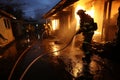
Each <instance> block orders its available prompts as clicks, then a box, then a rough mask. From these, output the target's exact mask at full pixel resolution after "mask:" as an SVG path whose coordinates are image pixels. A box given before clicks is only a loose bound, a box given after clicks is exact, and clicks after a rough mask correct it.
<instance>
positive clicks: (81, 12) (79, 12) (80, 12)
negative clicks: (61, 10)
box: [77, 9, 86, 15]
mask: <svg viewBox="0 0 120 80" xmlns="http://www.w3.org/2000/svg"><path fill="white" fill-rule="evenodd" d="M85 12H86V11H85V10H82V9H80V10H78V12H77V14H78V15H80V14H83V13H85Z"/></svg>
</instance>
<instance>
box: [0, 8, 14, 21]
mask: <svg viewBox="0 0 120 80" xmlns="http://www.w3.org/2000/svg"><path fill="white" fill-rule="evenodd" d="M0 14H2V15H4V16H7V17H9V18H12V19H16V17H15V16H13V15H12V14H9V13H7V12H5V11H4V10H2V9H0Z"/></svg>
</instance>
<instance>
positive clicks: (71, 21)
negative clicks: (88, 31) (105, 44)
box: [44, 0, 120, 42]
mask: <svg viewBox="0 0 120 80" xmlns="http://www.w3.org/2000/svg"><path fill="white" fill-rule="evenodd" d="M119 6H120V1H119V0H61V1H60V2H59V3H58V4H56V5H55V6H54V7H53V8H52V9H51V10H50V11H48V12H47V13H46V14H45V15H44V18H45V19H46V22H47V24H48V23H49V24H50V25H51V27H52V33H53V34H57V36H62V37H63V38H66V36H67V37H68V35H73V34H74V33H75V32H76V31H77V29H78V28H79V17H78V15H77V14H76V12H77V11H78V10H79V9H84V10H86V13H87V14H89V15H91V17H93V18H94V20H95V22H97V25H98V29H97V31H96V32H95V34H94V37H93V40H94V41H97V42H100V41H112V40H114V39H115V37H116V32H117V26H116V22H117V16H118V15H117V14H118V8H119ZM65 35H66V36H65ZM68 39H69V38H68Z"/></svg>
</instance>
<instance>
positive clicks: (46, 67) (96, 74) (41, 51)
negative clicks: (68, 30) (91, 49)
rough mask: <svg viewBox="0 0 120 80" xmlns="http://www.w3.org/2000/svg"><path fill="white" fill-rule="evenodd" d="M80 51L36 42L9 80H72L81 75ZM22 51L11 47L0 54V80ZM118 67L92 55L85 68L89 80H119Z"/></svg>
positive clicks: (20, 48) (19, 48)
mask: <svg viewBox="0 0 120 80" xmlns="http://www.w3.org/2000/svg"><path fill="white" fill-rule="evenodd" d="M21 44H22V45H21ZM79 44H80V43H79ZM80 47H81V45H79V46H78V45H76V44H70V45H69V46H67V47H66V43H65V44H64V43H62V44H55V43H54V41H52V40H43V41H37V42H36V43H34V45H33V46H32V47H31V48H30V50H29V51H27V52H26V53H25V55H24V57H22V59H21V60H20V61H19V63H18V64H17V67H16V69H15V70H14V73H13V74H12V77H11V80H17V79H19V78H20V79H21V80H22V79H24V80H33V79H35V80H38V79H43V80H75V79H76V78H78V77H80V76H82V75H83V69H84V62H83V61H82V57H84V52H83V51H82V50H81V49H80ZM25 48H26V46H25V45H23V42H19V44H16V43H14V44H13V45H11V47H9V48H8V49H7V50H5V51H4V53H2V54H0V55H1V58H0V70H1V72H0V78H1V79H4V80H7V79H6V78H7V77H6V76H8V75H9V73H10V70H11V68H12V67H13V64H14V63H15V60H16V59H17V58H18V56H19V55H20V54H21V52H22V51H21V50H23V51H24V49H25ZM1 65H2V66H1ZM119 67H120V64H118V63H114V62H112V61H111V60H109V59H106V58H101V57H100V56H98V55H96V54H94V55H93V56H92V57H91V63H90V65H89V69H90V73H91V74H92V75H93V80H120V77H119ZM1 76H2V77H1ZM76 80H77V79H76Z"/></svg>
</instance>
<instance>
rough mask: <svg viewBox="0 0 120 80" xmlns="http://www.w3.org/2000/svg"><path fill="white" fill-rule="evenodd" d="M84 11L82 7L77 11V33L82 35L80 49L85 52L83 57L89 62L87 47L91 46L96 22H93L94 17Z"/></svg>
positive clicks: (89, 54)
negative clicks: (78, 18)
mask: <svg viewBox="0 0 120 80" xmlns="http://www.w3.org/2000/svg"><path fill="white" fill-rule="evenodd" d="M85 12H86V11H85V10H82V9H80V10H78V12H77V15H79V17H80V29H79V31H78V32H77V34H79V33H81V32H82V35H83V36H84V41H83V44H82V49H83V51H84V52H85V59H86V61H87V63H89V62H90V56H91V53H90V51H89V49H90V48H91V41H92V37H93V35H94V31H95V30H96V29H97V24H96V23H95V22H94V19H93V18H92V17H91V16H89V15H88V14H86V13H85Z"/></svg>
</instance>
